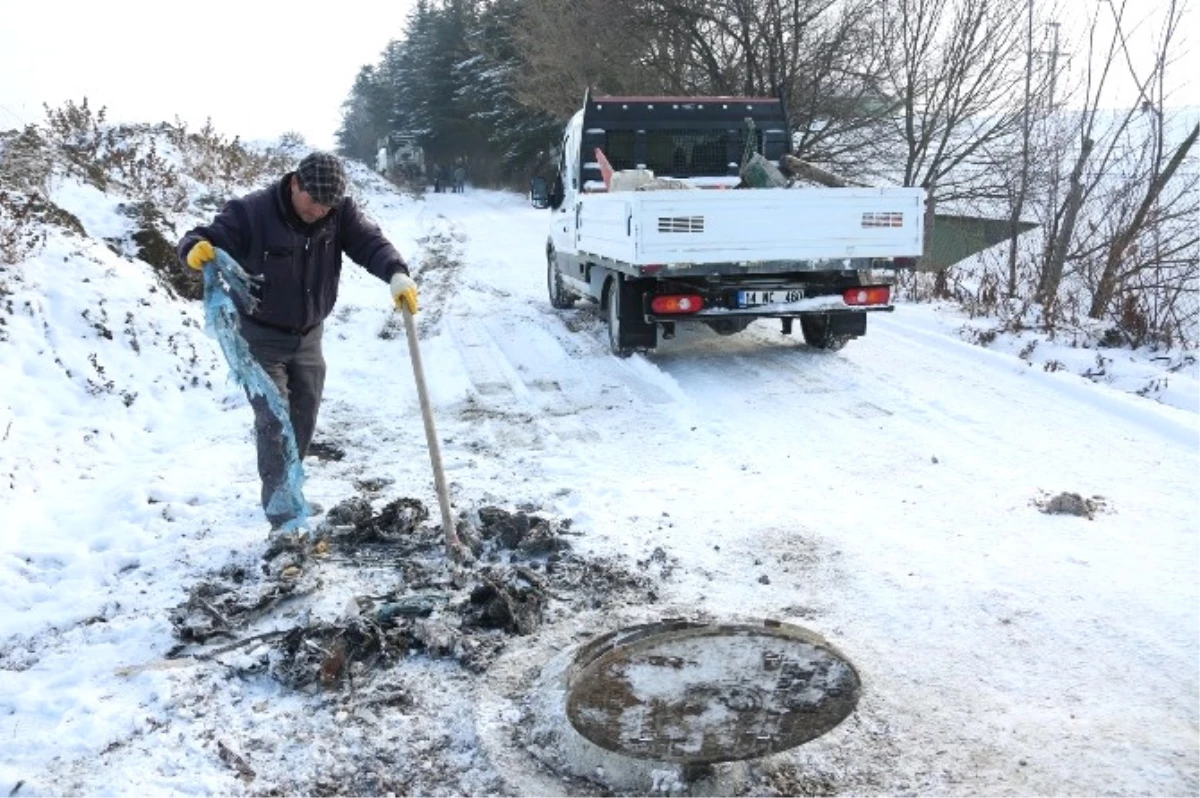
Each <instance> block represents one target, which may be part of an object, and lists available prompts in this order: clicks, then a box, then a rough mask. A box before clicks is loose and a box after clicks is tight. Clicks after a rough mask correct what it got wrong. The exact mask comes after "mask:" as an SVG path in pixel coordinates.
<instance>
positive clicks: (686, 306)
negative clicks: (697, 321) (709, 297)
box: [650, 294, 704, 316]
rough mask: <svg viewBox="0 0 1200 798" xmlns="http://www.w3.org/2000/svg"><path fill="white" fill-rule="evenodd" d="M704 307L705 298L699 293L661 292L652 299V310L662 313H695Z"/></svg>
mask: <svg viewBox="0 0 1200 798" xmlns="http://www.w3.org/2000/svg"><path fill="white" fill-rule="evenodd" d="M703 309H704V299H703V298H702V297H700V296H699V295H698V294H660V295H658V296H656V297H654V299H652V300H650V310H652V311H654V312H655V313H658V314H661V315H664V316H665V315H669V314H673V313H695V312H696V311H698V310H703Z"/></svg>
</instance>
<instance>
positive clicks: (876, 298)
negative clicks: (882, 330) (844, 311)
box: [842, 285, 892, 305]
mask: <svg viewBox="0 0 1200 798" xmlns="http://www.w3.org/2000/svg"><path fill="white" fill-rule="evenodd" d="M891 298H892V288H891V286H887V285H864V286H862V287H861V288H847V289H846V290H845V291H843V292H842V300H843V301H844V302H845V303H846V304H847V305H886V304H887V303H888V301H889V300H890V299H891Z"/></svg>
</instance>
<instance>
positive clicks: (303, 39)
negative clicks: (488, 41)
mask: <svg viewBox="0 0 1200 798" xmlns="http://www.w3.org/2000/svg"><path fill="white" fill-rule="evenodd" d="M4 6H5V7H4V11H3V15H2V16H3V24H0V130H7V129H11V128H14V127H20V126H21V125H23V124H32V123H40V122H41V121H42V120H43V111H42V103H43V102H46V103H49V104H50V106H51V107H57V106H60V105H61V104H62V103H63V102H65V101H66V100H74V101H76V102H79V101H80V100H82V99H83V98H84V97H85V96H86V97H87V98H88V101H89V103H90V105H92V106H93V107H95V108H98V107H99V106H102V105H103V106H107V107H108V109H109V119H110V120H112V121H129V122H151V123H153V122H163V121H171V120H172V119H174V117H175V116H176V115H178V116H179V117H180V118H182V119H183V120H184V121H186V122H188V123H189V125H193V126H199V125H202V124H204V120H205V118H207V117H211V118H212V121H213V124H214V125H215V126H216V128H217V130H218V131H219V132H221V133H224V134H226V135H229V136H232V135H240V136H242V137H243V138H244V139H256V138H270V139H273V138H276V137H278V136H279V134H281V133H283V132H285V131H288V130H297V131H299V132H300V133H302V134H304V137H305V139H306V140H307V141H308V142H309V143H310V144H312V145H314V146H318V147H326V148H331V147H333V144H334V140H333V136H334V132H335V131H336V129H337V127H338V125H339V124H340V122H341V106H342V102H343V101H344V100H345V99H346V97H347V95H348V94H349V92H350V88H351V86H353V84H354V78H355V76H356V75H357V74H358V70H359V69H360V68H361V67H362V66H364V65H366V64H375V63H376V62H377V61H378V60H379V54H380V53H381V52H382V50H383V48H384V47H385V46H386V45H387V43H388V41H390V40H391V39H399V38H400V37H401V34H402V33H403V31H404V23H405V19H406V17H407V15H408V10H409V8H410V7H411V3H410V1H409V0H336V2H314V1H313V0H291V1H290V2H287V3H279V2H275V0H206V2H204V3H196V4H187V5H184V6H179V5H175V4H171V3H162V2H160V1H159V0H111V1H110V2H100V3H96V2H79V0H75V1H74V2H72V1H71V0H29V1H28V2H27V1H26V0H14V2H12V3H7V2H6V3H5V4H4Z"/></svg>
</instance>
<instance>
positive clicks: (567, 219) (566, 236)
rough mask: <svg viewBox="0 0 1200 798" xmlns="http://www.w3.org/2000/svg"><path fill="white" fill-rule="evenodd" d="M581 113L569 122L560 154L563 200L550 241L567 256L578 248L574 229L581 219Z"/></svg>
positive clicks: (555, 216)
mask: <svg viewBox="0 0 1200 798" xmlns="http://www.w3.org/2000/svg"><path fill="white" fill-rule="evenodd" d="M582 116H583V115H582V114H581V113H580V114H576V115H575V118H573V119H572V120H571V122H570V123H569V124H568V125H567V129H566V131H565V133H564V134H563V143H562V150H561V152H560V153H559V156H558V179H560V180H561V181H562V193H563V201H562V204H561V205H559V206H558V207H557V208H556V209H555V210H554V216H553V221H551V223H550V241H551V243H552V244H553V245H554V249H555V251H557V252H560V253H562V254H564V255H567V254H570V255H573V254H575V252H576V251H577V250H578V245H577V243H576V229H575V228H576V220H577V219H578V218H579V216H578V214H579V207H578V204H579V132H580V126H581V124H582V121H583V120H582Z"/></svg>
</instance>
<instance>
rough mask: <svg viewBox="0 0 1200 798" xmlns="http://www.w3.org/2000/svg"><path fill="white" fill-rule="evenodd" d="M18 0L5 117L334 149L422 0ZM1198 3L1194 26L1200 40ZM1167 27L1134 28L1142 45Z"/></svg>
mask: <svg viewBox="0 0 1200 798" xmlns="http://www.w3.org/2000/svg"><path fill="white" fill-rule="evenodd" d="M1116 1H1117V2H1120V0H1116ZM1165 5H1166V0H1154V1H1153V2H1152V3H1144V2H1143V0H1138V2H1136V3H1132V2H1131V3H1130V6H1129V8H1130V9H1131V10H1130V11H1129V12H1128V13H1129V15H1130V18H1141V17H1143V16H1144V15H1145V11H1144V9H1149V8H1162V7H1164V6H1165ZM7 6H15V7H13V8H9V7H7ZM7 6H6V8H5V10H4V12H3V25H0V130H7V129H11V128H15V127H20V126H22V125H24V124H32V123H40V122H41V121H42V120H43V111H42V103H43V102H45V103H48V104H50V105H51V106H52V107H58V106H61V105H62V104H63V103H64V102H65V101H67V100H74V101H76V102H79V101H80V100H82V99H83V98H84V97H87V98H88V100H89V102H90V103H91V105H92V106H93V107H95V108H99V107H100V106H106V107H107V108H108V117H109V120H110V121H121V122H150V123H154V122H163V121H171V120H172V119H174V118H175V117H176V116H179V117H180V118H181V119H183V120H184V121H186V122H188V123H189V125H191V126H194V127H197V126H200V125H202V124H204V121H205V119H206V118H209V117H211V118H212V121H213V124H214V125H215V126H216V128H217V130H218V131H219V132H220V133H223V134H225V135H228V136H232V135H240V136H242V137H243V138H245V139H260V138H261V139H274V138H276V137H278V136H279V135H280V134H281V133H283V132H285V131H289V130H296V131H299V132H300V133H302V134H303V135H304V137H305V139H306V140H307V141H308V143H309V144H312V145H314V146H317V147H323V148H331V147H333V144H334V139H333V136H334V133H335V131H336V130H337V128H338V126H339V124H340V123H341V106H342V102H343V101H344V100H345V99H346V97H347V96H348V95H349V92H350V88H351V86H353V84H354V78H355V76H356V75H357V74H358V70H359V69H360V68H362V67H363V66H364V65H367V64H372V65H373V64H375V63H377V62H378V60H379V55H380V53H381V52H382V50H383V48H384V46H386V45H387V43H388V42H389V41H390V40H392V39H399V38H400V37H401V34H402V33H403V30H404V22H405V18H406V17H407V14H408V10H409V8H410V7H411V0H338V1H337V2H332V3H330V2H314V0H294V2H288V3H278V2H275V1H274V0H208V1H207V2H205V3H203V4H197V5H189V6H186V7H185V8H181V7H179V6H174V5H171V4H163V3H161V2H158V0H110V2H106V3H94V2H81V1H80V0H74V1H72V0H13V2H11V3H8V4H7ZM1107 8H1108V7H1107V6H1103V5H1101V4H1099V3H1097V2H1096V0H1062V5H1061V9H1062V10H1061V12H1060V13H1059V15H1058V18H1059V19H1060V20H1062V21H1063V23H1064V25H1063V28H1064V30H1063V40H1062V43H1061V50H1062V53H1063V57H1064V58H1070V59H1071V63H1072V65H1073V66H1077V67H1082V65H1083V61H1084V55H1085V53H1086V50H1085V42H1084V41H1083V40H1082V39H1081V38H1080V36H1081V34H1082V31H1083V30H1084V27H1085V26H1084V23H1083V21H1084V20H1085V18H1086V16H1087V15H1088V14H1095V13H1096V12H1097V10H1098V9H1104V10H1107ZM1106 16H1107V15H1106ZM1192 16H1193V19H1192V20H1191V22H1192V23H1193V24H1192V25H1190V26H1185V28H1184V30H1185V31H1187V34H1188V38H1189V39H1191V40H1195V39H1196V38H1197V37H1196V36H1195V34H1192V33H1191V30H1190V28H1191V27H1194V21H1195V20H1194V16H1195V15H1194V14H1192ZM1156 27H1157V26H1153V25H1151V26H1145V27H1143V28H1142V29H1141V30H1140V31H1135V32H1134V33H1133V35H1134V39H1135V46H1138V45H1137V43H1138V42H1144V41H1145V40H1146V39H1147V38H1150V37H1152V36H1153V33H1154V32H1155V30H1156ZM1196 50H1197V48H1196V47H1195V45H1194V42H1193V41H1188V42H1185V43H1183V44H1182V45H1181V47H1180V48H1178V53H1179V55H1180V61H1179V63H1178V64H1177V65H1176V66H1175V67H1174V68H1173V69H1172V72H1173V75H1172V77H1173V80H1172V83H1173V84H1175V85H1184V86H1185V88H1184V89H1183V90H1182V91H1181V92H1180V94H1179V95H1178V96H1177V97H1176V102H1178V103H1180V104H1182V103H1187V104H1192V105H1195V104H1197V102H1198V100H1200V96H1198V90H1197V84H1196V83H1195V82H1194V81H1193V82H1191V83H1190V85H1189V84H1188V83H1187V82H1188V81H1190V80H1191V78H1192V77H1193V76H1194V75H1196V74H1200V65H1198V63H1197V60H1198V59H1197V52H1196ZM1138 52H1139V53H1146V50H1145V49H1144V47H1141V46H1139V49H1138ZM1144 71H1145V70H1144V69H1143V73H1144ZM1123 83H1124V84H1125V85H1126V87H1127V88H1128V85H1129V84H1128V82H1127V81H1123ZM1127 93H1128V92H1126V94H1127Z"/></svg>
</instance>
